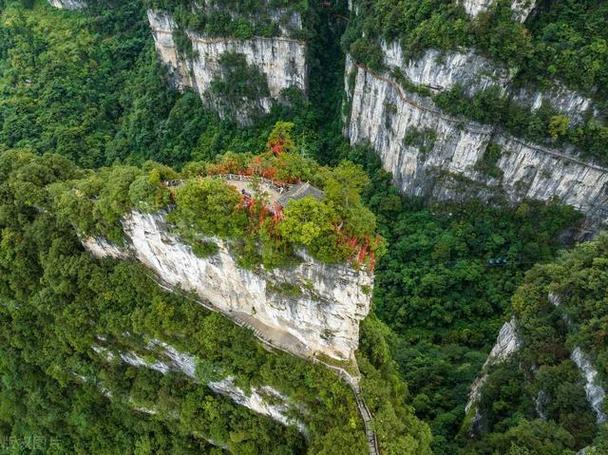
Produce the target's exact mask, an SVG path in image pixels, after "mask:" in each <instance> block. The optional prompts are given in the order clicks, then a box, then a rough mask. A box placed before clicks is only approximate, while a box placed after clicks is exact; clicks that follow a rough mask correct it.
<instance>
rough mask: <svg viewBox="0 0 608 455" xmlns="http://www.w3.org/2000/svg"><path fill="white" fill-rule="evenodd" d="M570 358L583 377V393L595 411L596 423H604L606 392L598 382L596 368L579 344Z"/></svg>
mask: <svg viewBox="0 0 608 455" xmlns="http://www.w3.org/2000/svg"><path fill="white" fill-rule="evenodd" d="M570 358H571V359H572V361H573V362H574V363H576V366H577V367H578V369H579V370H580V371H581V373H582V375H583V377H584V378H585V393H586V395H587V401H589V405H590V406H591V409H593V412H594V413H595V416H596V421H597V423H598V425H599V424H601V423H604V422H605V421H606V413H605V412H604V399H605V398H606V392H605V391H604V389H603V388H602V386H600V385H599V383H598V378H597V376H598V372H597V370H596V369H595V367H594V366H593V364H592V363H591V361H590V360H589V358H588V357H587V355H586V354H585V353H584V352H583V350H582V349H581V348H580V347H579V346H577V347H575V348H574V350H573V351H572V355H571V356H570Z"/></svg>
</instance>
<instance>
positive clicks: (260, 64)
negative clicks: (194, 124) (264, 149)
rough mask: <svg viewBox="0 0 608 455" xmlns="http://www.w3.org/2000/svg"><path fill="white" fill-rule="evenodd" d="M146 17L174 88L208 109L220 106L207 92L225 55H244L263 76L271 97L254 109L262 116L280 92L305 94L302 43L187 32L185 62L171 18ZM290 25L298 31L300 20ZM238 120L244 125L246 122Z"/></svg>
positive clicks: (156, 14)
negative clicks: (197, 98) (191, 92)
mask: <svg viewBox="0 0 608 455" xmlns="http://www.w3.org/2000/svg"><path fill="white" fill-rule="evenodd" d="M147 13H148V22H149V24H150V28H151V29H152V34H153V36H154V42H155V45H156V50H157V52H158V54H159V56H160V59H161V61H162V62H163V63H164V64H165V65H167V66H168V67H169V69H170V70H171V72H172V75H173V82H174V84H175V85H176V87H177V88H179V89H184V88H193V89H195V90H196V91H197V92H198V93H199V94H200V96H201V98H202V99H203V101H204V102H205V103H206V104H208V105H209V106H211V107H215V108H217V106H218V104H219V103H218V102H217V100H216V99H214V96H213V95H211V94H210V93H209V88H210V86H211V82H212V81H213V80H214V79H216V78H217V77H218V76H220V75H221V71H222V68H221V65H220V58H221V56H222V55H224V54H225V53H237V54H242V55H244V56H245V59H246V61H247V63H248V64H249V65H253V66H255V67H257V68H258V69H259V70H260V71H261V73H262V74H264V75H265V76H266V79H267V82H268V89H269V92H270V96H269V97H267V98H262V99H260V100H258V101H257V102H258V106H257V107H259V108H261V109H262V110H263V111H265V112H269V111H270V109H271V107H272V103H273V101H274V100H277V99H279V97H280V95H281V92H282V91H283V90H285V89H288V88H292V87H294V88H297V89H299V90H301V91H302V92H303V93H306V91H307V88H308V66H307V61H306V53H307V46H306V43H305V42H303V41H299V40H295V39H291V38H285V37H275V38H261V37H255V38H252V39H248V40H239V39H234V38H211V37H205V36H202V35H199V34H196V33H192V32H188V33H187V37H188V39H189V40H190V42H191V43H192V49H193V57H192V58H187V57H186V56H184V55H180V53H179V51H178V49H177V46H176V43H175V38H174V36H175V35H174V34H175V33H176V31H177V29H178V27H177V24H176V23H175V21H174V20H173V18H172V17H171V15H170V14H169V13H167V12H163V11H153V10H148V12H147ZM298 17H299V15H298ZM294 20H295V19H294ZM293 25H294V26H296V25H299V26H300V27H301V19H299V20H298V21H296V23H295V24H293ZM220 113H222V112H221V111H220ZM244 117H246V116H244ZM240 120H241V121H243V122H244V121H245V118H242V119H240Z"/></svg>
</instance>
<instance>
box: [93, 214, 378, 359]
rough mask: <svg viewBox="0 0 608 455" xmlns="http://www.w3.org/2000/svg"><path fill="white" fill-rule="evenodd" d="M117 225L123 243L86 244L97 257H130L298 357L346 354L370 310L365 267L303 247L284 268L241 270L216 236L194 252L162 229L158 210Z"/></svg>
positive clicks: (370, 280) (350, 354) (354, 345)
mask: <svg viewBox="0 0 608 455" xmlns="http://www.w3.org/2000/svg"><path fill="white" fill-rule="evenodd" d="M123 227H124V231H125V235H126V238H127V242H128V247H127V248H123V249H118V248H117V247H115V246H111V245H110V244H108V243H107V242H104V241H102V240H99V239H98V240H95V239H89V240H88V241H85V246H86V247H87V248H88V249H89V250H90V251H91V252H92V253H93V254H95V255H97V256H112V257H126V256H131V257H134V258H136V259H137V260H139V261H141V262H142V263H143V264H145V265H146V266H148V267H149V268H150V269H151V270H152V271H154V272H155V273H156V275H157V276H158V277H159V279H160V280H161V281H162V283H164V284H165V285H167V286H169V287H171V288H177V287H180V288H182V289H184V290H187V291H193V292H195V293H196V294H197V295H198V297H199V298H200V299H201V301H202V302H203V303H206V302H208V304H209V305H210V307H211V309H214V310H216V311H221V312H222V313H224V314H225V315H226V316H228V317H229V318H230V319H232V320H233V321H235V322H237V323H238V324H240V325H244V326H247V327H251V328H252V329H253V330H254V331H255V332H256V333H257V334H258V335H259V336H260V337H261V338H263V339H266V340H268V341H269V342H270V343H272V344H273V345H275V346H278V347H280V348H281V349H283V350H286V351H288V352H291V353H293V354H296V355H298V356H301V357H312V356H314V355H316V354H322V355H325V356H328V357H331V358H333V359H337V360H350V359H352V358H353V356H354V352H355V350H356V349H357V347H358V343H359V322H360V321H361V320H362V319H363V318H365V316H367V314H368V313H369V310H370V301H371V287H372V285H373V278H372V276H371V275H370V274H369V273H368V272H366V271H364V270H354V269H352V268H351V267H349V266H347V265H325V264H321V263H318V262H316V261H314V260H313V259H311V258H310V257H308V256H307V255H306V254H305V253H303V252H302V253H300V263H299V264H298V265H296V266H294V267H292V268H290V269H276V270H261V269H260V270H245V269H243V268H240V267H239V266H238V265H237V263H236V260H235V258H234V257H233V256H232V255H231V253H230V251H229V249H228V248H227V247H226V246H225V245H224V244H223V243H222V242H221V241H217V243H218V245H219V252H218V253H217V254H215V255H213V256H210V257H207V258H200V257H197V256H196V255H195V254H194V253H193V252H192V250H191V248H190V247H189V246H187V245H185V244H183V243H181V242H180V240H179V239H178V238H177V237H175V236H174V235H172V234H171V233H170V232H169V231H168V228H167V226H166V225H165V222H164V218H163V215H162V214H156V215H147V214H142V213H139V212H132V213H131V214H130V215H128V216H126V217H125V218H124V219H123Z"/></svg>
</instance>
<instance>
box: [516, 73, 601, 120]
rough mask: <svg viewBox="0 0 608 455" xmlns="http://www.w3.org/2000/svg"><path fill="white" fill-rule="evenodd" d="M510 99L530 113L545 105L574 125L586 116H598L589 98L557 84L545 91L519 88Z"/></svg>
mask: <svg viewBox="0 0 608 455" xmlns="http://www.w3.org/2000/svg"><path fill="white" fill-rule="evenodd" d="M512 99H513V100H514V101H516V102H517V103H518V104H520V105H522V106H526V107H528V108H530V109H531V110H532V111H535V110H538V109H540V107H541V106H542V105H543V104H546V105H548V106H550V107H552V108H553V109H555V110H556V111H558V112H559V113H561V114H564V115H567V116H568V117H569V118H570V120H571V121H572V122H575V123H580V122H581V121H582V120H583V118H584V116H585V115H586V114H591V115H592V116H595V117H597V116H598V115H599V114H600V113H599V112H598V111H597V109H595V108H594V106H593V101H592V100H591V99H590V98H587V97H585V96H583V95H581V94H579V93H577V92H575V91H574V90H570V89H568V88H567V87H565V86H564V85H563V84H560V83H557V82H556V83H555V84H554V86H553V87H552V88H550V89H546V90H532V89H530V88H521V89H519V90H517V91H515V92H514V93H513V95H512Z"/></svg>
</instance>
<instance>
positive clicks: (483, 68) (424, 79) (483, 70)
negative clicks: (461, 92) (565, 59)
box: [381, 41, 509, 95]
mask: <svg viewBox="0 0 608 455" xmlns="http://www.w3.org/2000/svg"><path fill="white" fill-rule="evenodd" d="M381 46H382V50H383V54H384V64H385V65H386V66H387V67H388V68H389V69H391V70H392V69H399V70H400V71H401V72H402V74H403V75H404V76H405V77H407V78H408V79H409V80H410V81H411V82H412V83H414V84H416V85H422V86H425V87H428V88H430V89H431V90H433V91H444V90H449V89H451V88H452V87H454V86H455V85H461V86H462V87H463V88H464V89H465V90H466V91H467V94H469V95H473V94H474V93H476V92H479V91H482V90H484V89H487V88H489V87H491V86H498V87H500V88H501V89H502V91H503V92H504V89H505V88H506V86H507V85H508V83H509V73H508V71H507V70H506V69H502V68H499V67H497V66H496V65H494V64H493V63H492V62H490V61H489V60H488V59H486V58H484V57H482V56H481V55H478V54H476V53H474V52H473V51H468V52H467V53H463V52H441V51H438V50H436V49H427V50H426V51H425V53H424V54H423V55H422V57H420V58H418V59H413V60H410V59H406V58H405V57H404V55H403V49H402V47H401V43H399V42H398V41H393V42H392V43H386V42H382V43H381Z"/></svg>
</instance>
